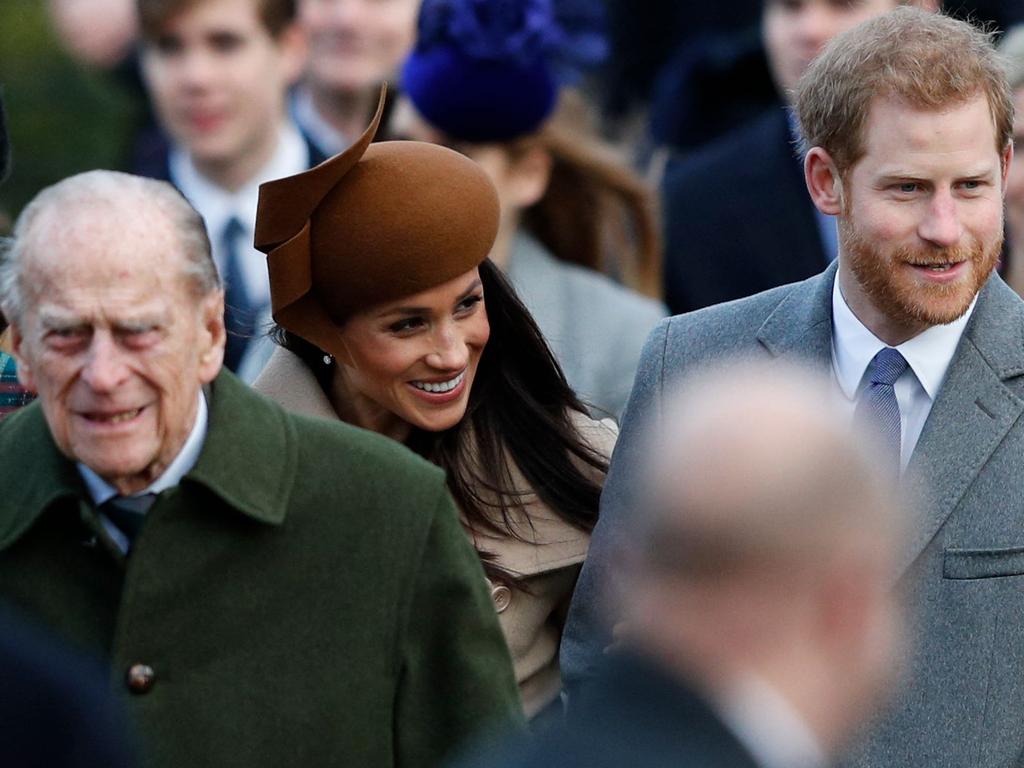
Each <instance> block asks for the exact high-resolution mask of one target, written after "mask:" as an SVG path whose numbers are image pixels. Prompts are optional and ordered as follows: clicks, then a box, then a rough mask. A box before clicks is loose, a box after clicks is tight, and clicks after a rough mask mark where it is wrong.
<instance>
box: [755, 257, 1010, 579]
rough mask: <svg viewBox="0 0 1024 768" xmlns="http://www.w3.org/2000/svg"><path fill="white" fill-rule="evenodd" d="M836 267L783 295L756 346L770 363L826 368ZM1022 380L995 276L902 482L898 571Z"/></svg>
mask: <svg viewBox="0 0 1024 768" xmlns="http://www.w3.org/2000/svg"><path fill="white" fill-rule="evenodd" d="M836 269H837V263H835V262H834V263H833V264H832V265H831V266H830V267H829V268H828V269H827V270H825V271H824V272H823V273H822V274H821V275H818V276H816V277H812V278H811V279H809V280H807V281H805V282H804V283H803V284H802V286H801V287H799V288H797V289H795V290H793V291H791V292H790V293H789V294H788V295H787V296H786V298H785V299H784V300H783V301H782V302H780V303H779V306H778V307H776V309H775V310H774V311H773V312H772V313H771V314H770V315H769V316H768V318H767V319H766V320H765V322H764V324H763V325H762V326H761V329H760V331H759V333H758V341H760V343H761V344H762V345H764V347H765V348H766V349H767V350H768V351H769V352H770V353H771V354H772V355H773V356H775V357H778V358H780V359H793V358H796V359H800V360H804V361H809V362H811V364H812V365H814V366H816V367H819V366H820V367H821V368H822V369H823V370H828V366H830V364H831V355H832V285H833V281H834V279H835V273H836ZM1022 375H1024V305H1022V304H1021V301H1020V299H1019V298H1018V297H1017V296H1016V294H1015V293H1014V292H1013V291H1012V290H1011V289H1010V288H1008V287H1007V286H1006V284H1005V283H1003V281H1002V280H1001V279H1000V278H999V277H998V276H994V277H993V278H992V279H990V280H989V281H988V283H986V285H985V287H984V288H983V289H982V291H981V294H980V295H979V297H978V303H977V305H976V306H975V309H974V314H973V315H972V317H971V320H970V322H969V323H968V325H967V328H966V329H965V331H964V335H963V338H961V340H960V345H959V346H958V347H957V352H956V355H955V356H954V357H953V361H952V363H951V364H950V367H949V371H948V373H947V374H946V381H945V382H944V383H943V385H942V389H941V390H940V391H939V395H938V397H937V398H936V400H935V404H934V405H933V407H932V410H931V413H930V414H929V416H928V421H927V422H926V423H925V427H924V431H923V432H922V434H921V438H920V440H919V441H918V444H917V447H916V449H915V450H914V455H913V457H912V458H911V462H910V466H909V467H908V469H907V473H906V475H905V478H904V481H905V486H906V488H907V490H908V492H909V494H910V498H911V499H912V501H913V503H914V510H915V512H914V519H913V524H912V526H911V533H910V536H909V541H908V545H907V549H906V551H905V554H904V557H903V560H902V562H901V567H900V573H903V572H904V571H905V570H906V569H907V568H908V567H909V566H910V565H911V564H912V563H913V562H914V560H916V559H917V557H918V556H919V555H920V554H921V552H922V551H923V550H924V548H925V547H926V546H927V545H928V543H929V542H930V541H931V540H932V539H933V538H934V537H935V535H936V533H938V531H939V529H940V528H941V527H942V525H943V523H945V521H946V519H947V518H948V517H949V516H950V514H951V513H952V512H953V510H954V509H955V508H956V506H957V504H958V503H959V501H960V499H961V498H963V496H964V494H965V493H966V491H967V489H968V488H969V487H970V485H971V483H972V482H973V481H974V478H975V477H977V475H978V473H979V472H980V471H981V470H982V468H983V467H984V466H985V463H986V462H987V461H988V459H989V457H990V456H991V455H992V452H993V451H994V450H995V449H996V447H997V446H998V445H999V443H1000V442H1001V441H1002V440H1003V438H1004V437H1005V436H1006V433H1007V432H1008V431H1009V430H1010V428H1011V427H1012V426H1013V424H1015V423H1016V422H1017V420H1018V418H1019V417H1020V415H1021V413H1022V412H1024V401H1022V400H1021V398H1020V397H1019V396H1018V395H1017V394H1016V393H1015V391H1014V390H1013V389H1011V387H1010V386H1008V382H1009V381H1010V380H1011V379H1014V378H1017V377H1020V376H1022Z"/></svg>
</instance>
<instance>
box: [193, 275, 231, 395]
mask: <svg viewBox="0 0 1024 768" xmlns="http://www.w3.org/2000/svg"><path fill="white" fill-rule="evenodd" d="M201 311H202V324H201V327H200V329H199V338H198V339H197V340H196V341H197V345H198V348H199V378H200V380H201V382H202V383H203V384H207V383H209V382H211V381H213V380H214V379H215V378H217V374H218V373H220V369H221V366H222V365H223V364H224V344H225V342H226V341H227V330H226V329H225V328H224V291H223V290H216V291H212V292H211V293H210V294H209V295H208V296H206V297H205V298H203V300H202V307H201Z"/></svg>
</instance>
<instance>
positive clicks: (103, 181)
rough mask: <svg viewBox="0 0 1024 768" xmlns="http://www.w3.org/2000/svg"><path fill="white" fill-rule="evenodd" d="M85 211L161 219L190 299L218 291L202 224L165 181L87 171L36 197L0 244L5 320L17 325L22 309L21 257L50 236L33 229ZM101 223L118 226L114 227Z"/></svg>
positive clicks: (0, 295) (0, 301)
mask: <svg viewBox="0 0 1024 768" xmlns="http://www.w3.org/2000/svg"><path fill="white" fill-rule="evenodd" d="M133 201H137V203H134V202H133ZM130 203H132V204H131V205H129V204H130ZM85 207H95V208H96V212H97V214H98V215H102V214H103V213H104V208H107V207H108V208H109V209H110V210H111V211H117V210H120V211H121V212H122V213H123V211H124V209H125V208H126V207H131V209H132V210H133V212H135V213H137V214H138V215H139V216H144V215H145V214H146V213H148V212H155V213H156V214H157V215H159V216H162V217H164V218H165V221H166V223H167V225H168V227H169V229H170V230H171V231H173V232H174V233H175V235H176V236H177V239H178V245H179V246H180V248H181V251H182V277H183V278H184V279H185V280H186V281H188V283H189V286H190V288H191V289H192V291H193V293H194V294H195V295H196V296H207V295H209V293H210V292H211V291H214V290H216V289H219V288H220V287H221V282H220V276H219V275H218V273H217V267H216V265H215V264H214V262H213V257H212V256H211V254H210V239H209V237H208V236H207V234H206V226H205V225H204V223H203V218H202V217H201V216H200V215H199V214H198V213H197V212H196V210H195V208H193V207H192V206H191V205H189V203H188V201H187V200H186V199H185V198H184V197H182V195H181V193H180V192H178V191H177V190H176V189H175V188H174V187H173V186H171V185H170V184H168V183H167V182H165V181H157V180H155V179H146V178H142V177H140V176H130V175H129V174H126V173H118V172H116V171H89V172H87V173H80V174H78V175H77V176H72V177H70V178H67V179H65V180H63V181H61V182H58V183H57V184H54V185H53V186H50V187H47V188H46V189H44V190H43V191H42V192H40V193H39V194H38V195H36V196H35V198H33V200H32V201H31V202H30V203H29V204H28V205H27V206H25V209H24V210H23V211H22V212H21V214H20V215H19V216H18V219H17V221H16V222H15V224H14V233H13V235H12V237H11V238H9V239H7V240H6V241H4V242H2V243H0V246H3V247H0V307H2V308H3V312H4V315H5V316H6V317H7V318H8V319H9V320H11V321H13V322H19V321H20V320H21V318H22V316H23V315H24V311H25V309H26V307H25V296H26V293H27V291H26V290H25V288H26V286H25V285H24V275H23V271H24V270H23V267H24V263H25V255H26V253H27V252H28V251H30V250H31V249H32V248H34V247H39V245H40V243H41V242H45V238H46V237H48V236H50V237H52V236H53V233H48V232H46V231H41V232H37V231H35V230H36V228H37V227H36V224H37V223H38V222H39V221H40V219H41V218H43V217H44V216H46V215H48V214H49V213H50V212H51V211H57V212H58V213H59V214H61V215H63V212H65V211H69V212H73V211H74V210H75V209H76V208H77V209H81V208H85ZM105 223H106V224H107V225H109V226H111V227H114V226H117V221H109V222H105ZM139 258H140V259H141V258H145V254H139Z"/></svg>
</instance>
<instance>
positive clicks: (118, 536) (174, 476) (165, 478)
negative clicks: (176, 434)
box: [75, 391, 209, 552]
mask: <svg viewBox="0 0 1024 768" xmlns="http://www.w3.org/2000/svg"><path fill="white" fill-rule="evenodd" d="M208 422H209V409H208V408H207V405H206V398H205V397H204V396H203V393H202V391H200V392H199V403H198V405H197V408H196V420H195V423H194V424H193V425H192V431H191V432H189V433H188V437H187V438H185V443H184V444H183V445H182V446H181V450H180V451H178V455H177V456H175V457H174V460H173V461H171V463H170V464H169V465H168V466H167V469H165V470H164V471H163V474H161V475H160V477H158V478H157V479H156V480H154V481H153V482H152V483H150V485H149V487H147V488H145V489H143V490H141V491H139V492H138V493H137V494H135V495H136V496H142V495H143V494H146V493H160V492H161V491H163V490H166V489H167V488H173V487H174V486H176V485H178V483H180V482H181V478H183V477H184V476H185V475H186V474H187V473H188V471H189V470H190V469H192V467H194V466H195V464H196V462H197V461H198V460H199V454H200V453H202V450H203V443H205V442H206V427H207V424H208ZM75 466H76V467H77V468H78V473H79V474H80V475H81V476H82V480H83V481H84V482H85V487H86V490H88V491H89V495H90V496H91V497H92V502H93V505H94V506H97V507H98V506H99V505H100V504H103V503H105V502H107V501H110V499H112V498H114V497H115V496H117V495H118V491H117V489H116V488H115V487H114V486H112V485H111V484H110V483H108V482H107V481H106V480H104V479H103V478H102V477H100V476H99V475H97V474H96V473H95V472H93V471H92V470H91V469H89V467H87V466H85V464H82V463H81V462H78V463H76V465H75ZM100 519H101V521H102V522H103V527H104V528H105V529H106V531H107V533H109V534H110V537H111V538H112V539H113V540H114V541H115V542H116V543H117V545H118V547H120V549H121V551H122V552H127V551H128V539H127V538H126V537H125V535H124V534H123V533H121V530H120V529H119V528H118V527H117V526H116V525H114V524H113V523H112V522H110V521H109V520H108V519H107V518H106V517H104V516H102V515H101V516H100Z"/></svg>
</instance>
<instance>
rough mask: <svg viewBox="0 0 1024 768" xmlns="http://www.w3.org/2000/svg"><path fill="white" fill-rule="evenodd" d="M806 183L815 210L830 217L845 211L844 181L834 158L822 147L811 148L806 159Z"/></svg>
mask: <svg viewBox="0 0 1024 768" xmlns="http://www.w3.org/2000/svg"><path fill="white" fill-rule="evenodd" d="M804 181H805V182H806V183H807V191H808V192H809V193H810V195H811V201H812V202H813V203H814V206H815V208H817V209H818V210H819V211H821V212H822V213H824V214H827V215H829V216H838V215H839V214H840V213H842V211H843V181H842V179H841V178H840V176H839V170H838V169H837V168H836V164H835V162H834V161H833V160H832V156H831V155H830V154H829V153H828V152H826V151H825V150H824V149H822V148H821V147H811V149H810V151H809V152H808V153H807V157H805V158H804Z"/></svg>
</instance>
